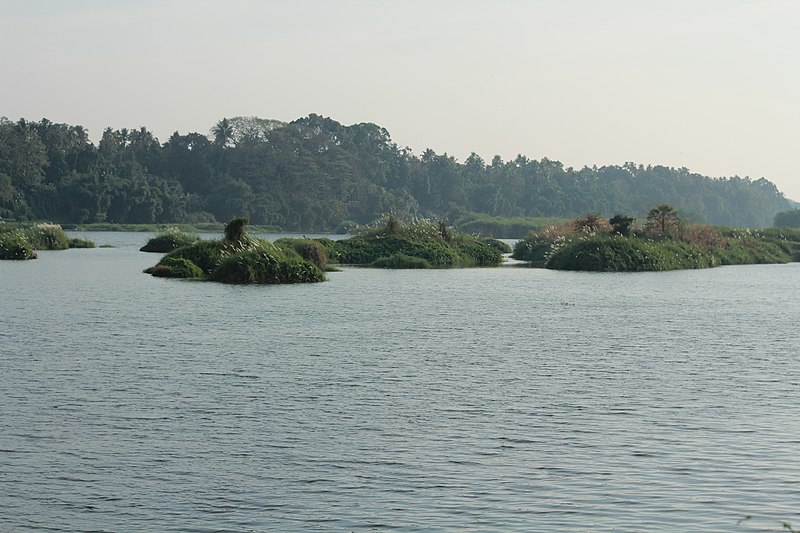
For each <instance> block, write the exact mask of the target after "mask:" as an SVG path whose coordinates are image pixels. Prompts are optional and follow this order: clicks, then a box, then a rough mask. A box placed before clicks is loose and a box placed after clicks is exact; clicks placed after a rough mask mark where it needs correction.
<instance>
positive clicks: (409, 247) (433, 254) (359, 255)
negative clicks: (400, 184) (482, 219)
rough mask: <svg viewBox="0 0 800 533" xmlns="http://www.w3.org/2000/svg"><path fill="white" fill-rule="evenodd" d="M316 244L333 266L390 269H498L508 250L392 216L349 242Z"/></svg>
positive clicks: (495, 243) (442, 224) (428, 223)
mask: <svg viewBox="0 0 800 533" xmlns="http://www.w3.org/2000/svg"><path fill="white" fill-rule="evenodd" d="M319 242H320V243H321V244H322V245H323V246H324V247H325V249H326V252H327V254H328V257H329V258H330V259H331V260H332V261H335V262H337V263H341V264H350V265H359V266H364V267H372V268H392V269H414V268H459V267H462V268H463V267H490V266H498V265H500V264H501V263H502V262H503V253H504V252H510V251H511V249H510V248H508V247H507V245H506V244H505V243H503V242H501V241H497V240H494V239H483V238H480V237H474V236H472V235H466V234H464V233H459V232H457V231H454V230H453V229H452V228H450V227H449V226H448V225H447V224H446V223H445V222H444V221H441V220H440V221H438V222H435V223H434V222H431V221H417V222H415V223H412V224H404V223H403V222H401V221H400V220H399V219H398V218H397V217H395V216H394V215H386V216H385V217H384V218H383V219H381V220H380V221H378V222H376V223H375V224H373V225H372V227H369V228H367V229H365V230H364V231H362V232H361V233H360V234H359V235H356V236H354V237H350V238H349V239H343V240H340V241H332V240H330V239H319Z"/></svg>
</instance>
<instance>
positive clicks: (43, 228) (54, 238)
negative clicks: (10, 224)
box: [23, 224, 69, 250]
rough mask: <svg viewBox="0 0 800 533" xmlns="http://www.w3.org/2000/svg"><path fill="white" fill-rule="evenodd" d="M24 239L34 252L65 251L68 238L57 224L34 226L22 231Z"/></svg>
mask: <svg viewBox="0 0 800 533" xmlns="http://www.w3.org/2000/svg"><path fill="white" fill-rule="evenodd" d="M23 231H24V234H25V239H26V240H27V241H28V242H29V243H31V246H33V247H34V248H35V249H36V250H66V249H67V248H69V238H67V234H66V233H64V230H63V229H61V226H59V225H58V224H34V225H33V226H30V227H28V228H25V229H24V230H23Z"/></svg>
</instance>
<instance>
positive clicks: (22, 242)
mask: <svg viewBox="0 0 800 533" xmlns="http://www.w3.org/2000/svg"><path fill="white" fill-rule="evenodd" d="M94 246H95V245H94V243H93V242H92V241H88V240H85V239H78V238H72V239H70V238H69V237H67V235H66V233H64V230H63V228H61V226H59V225H58V224H48V223H38V224H9V223H5V222H0V259H7V260H26V259H36V257H37V255H36V251H37V250H66V249H67V248H94Z"/></svg>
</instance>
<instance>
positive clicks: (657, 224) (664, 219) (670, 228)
mask: <svg viewBox="0 0 800 533" xmlns="http://www.w3.org/2000/svg"><path fill="white" fill-rule="evenodd" d="M678 221H679V219H678V212H677V211H675V208H674V207H672V206H671V205H669V204H661V205H659V206H657V207H654V208H653V209H651V210H650V211H648V212H647V225H646V226H645V230H646V231H649V233H650V234H651V235H653V236H660V237H667V236H670V235H672V233H673V232H674V231H675V230H676V229H677V227H678Z"/></svg>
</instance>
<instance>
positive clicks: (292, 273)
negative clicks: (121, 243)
mask: <svg viewBox="0 0 800 533" xmlns="http://www.w3.org/2000/svg"><path fill="white" fill-rule="evenodd" d="M246 224H247V219H246V218H235V219H233V220H231V221H230V222H228V224H227V225H226V226H225V237H224V238H223V239H220V240H202V241H198V242H195V243H194V244H190V245H188V246H183V247H181V248H178V249H176V250H173V251H172V252H170V253H168V254H167V255H165V256H164V257H163V258H162V259H161V260H160V261H159V262H158V264H156V265H155V266H153V267H151V268H148V269H147V270H145V272H146V273H148V274H152V275H153V276H156V277H169V278H192V279H201V280H208V281H218V282H221V283H237V284H279V283H312V282H317V281H324V280H325V275H324V274H323V272H322V270H321V269H320V267H319V266H318V265H316V264H314V263H313V262H311V261H308V260H306V259H304V258H303V257H302V256H301V255H300V254H299V253H298V252H297V251H296V250H295V249H294V248H293V247H290V246H287V245H282V244H275V243H271V242H268V241H265V240H263V239H258V238H254V237H250V236H248V235H247V234H246V233H245V230H244V227H245V225H246Z"/></svg>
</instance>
